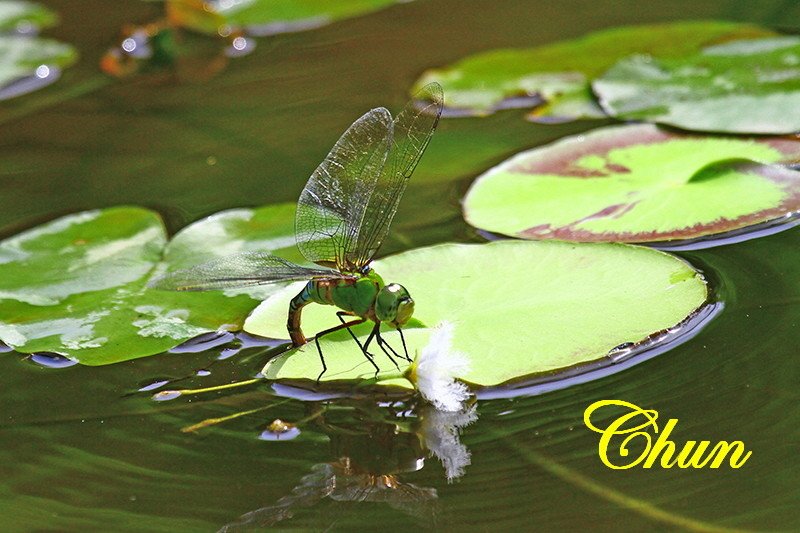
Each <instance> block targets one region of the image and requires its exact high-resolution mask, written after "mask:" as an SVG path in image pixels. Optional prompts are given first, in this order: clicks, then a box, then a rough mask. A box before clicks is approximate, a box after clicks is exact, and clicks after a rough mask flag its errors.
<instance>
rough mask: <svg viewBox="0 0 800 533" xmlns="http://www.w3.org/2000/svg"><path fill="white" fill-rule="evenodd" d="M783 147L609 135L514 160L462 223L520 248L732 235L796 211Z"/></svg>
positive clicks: (650, 134) (652, 131)
mask: <svg viewBox="0 0 800 533" xmlns="http://www.w3.org/2000/svg"><path fill="white" fill-rule="evenodd" d="M798 160H800V142H798V141H797V140H792V139H788V138H744V137H714V136H704V135H691V134H680V133H672V132H668V131H665V130H662V129H659V128H658V127H657V126H654V125H650V124H642V125H628V126H612V127H607V128H600V129H596V130H593V131H591V132H589V133H587V134H585V135H577V136H573V137H567V138H565V139H562V140H560V141H557V142H555V143H553V144H550V145H547V146H544V147H541V148H536V149H533V150H528V151H525V152H522V153H520V154H517V155H516V156H514V157H512V158H511V159H508V160H507V161H505V162H503V163H501V164H500V165H498V166H496V167H494V168H492V169H490V170H489V171H487V172H486V173H484V174H483V175H481V176H480V177H479V178H478V179H477V180H476V181H475V182H474V183H473V184H472V186H471V188H470V190H469V191H468V193H467V196H466V198H465V199H464V216H465V218H466V220H467V222H469V223H470V224H471V225H473V226H475V227H477V228H481V229H484V230H488V231H492V232H496V233H502V234H505V235H511V236H514V237H520V238H525V239H562V240H570V241H624V242H652V241H670V240H683V239H693V238H698V237H703V236H708V235H716V234H720V233H725V232H729V231H732V230H737V229H741V228H746V227H748V226H751V225H754V224H759V223H761V222H765V221H769V220H773V219H777V218H780V217H782V216H784V215H787V214H788V213H792V212H794V211H798V210H800V172H797V171H794V170H791V169H789V168H786V167H783V166H779V165H773V164H771V163H778V162H796V161H798Z"/></svg>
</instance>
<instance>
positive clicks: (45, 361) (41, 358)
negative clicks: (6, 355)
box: [30, 353, 78, 368]
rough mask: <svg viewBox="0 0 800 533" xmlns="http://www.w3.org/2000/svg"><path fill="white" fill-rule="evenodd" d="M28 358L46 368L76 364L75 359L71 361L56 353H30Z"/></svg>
mask: <svg viewBox="0 0 800 533" xmlns="http://www.w3.org/2000/svg"><path fill="white" fill-rule="evenodd" d="M30 359H31V361H33V362H34V363H36V364H37V365H40V366H43V367H46V368H67V367H70V366H75V365H77V364H78V362H77V361H73V360H72V359H68V358H66V357H64V356H63V355H59V354H57V353H35V354H31V357H30Z"/></svg>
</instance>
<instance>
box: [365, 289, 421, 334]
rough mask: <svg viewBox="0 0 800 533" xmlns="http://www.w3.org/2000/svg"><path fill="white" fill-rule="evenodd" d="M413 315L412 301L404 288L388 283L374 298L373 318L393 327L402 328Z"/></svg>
mask: <svg viewBox="0 0 800 533" xmlns="http://www.w3.org/2000/svg"><path fill="white" fill-rule="evenodd" d="M413 314H414V300H413V299H412V298H411V295H410V294H409V293H408V291H407V290H406V288H405V287H403V286H402V285H400V284H398V283H390V284H388V285H386V286H385V287H383V288H382V289H381V290H380V291H379V292H378V296H377V298H375V316H376V317H377V318H378V320H380V321H381V322H388V323H389V324H391V325H392V326H394V327H398V326H404V325H405V323H406V322H408V321H409V319H410V318H411V315H413Z"/></svg>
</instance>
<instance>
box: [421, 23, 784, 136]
mask: <svg viewBox="0 0 800 533" xmlns="http://www.w3.org/2000/svg"><path fill="white" fill-rule="evenodd" d="M766 35H774V33H773V32H771V31H769V30H767V29H764V28H761V27H758V26H754V25H750V24H737V23H732V22H722V21H709V20H700V21H683V22H674V23H667V24H651V25H641V26H626V27H620V28H613V29H609V30H603V31H599V32H595V33H591V34H589V35H586V36H584V37H581V38H578V39H573V40H569V41H561V42H557V43H553V44H549V45H544V46H537V47H535V48H525V49H523V48H520V49H514V48H510V49H501V50H492V51H489V52H483V53H480V54H477V55H474V56H470V57H467V58H465V59H462V60H461V61H459V62H458V63H455V64H454V65H451V66H448V67H444V68H440V69H433V70H429V71H427V72H425V73H424V74H423V75H422V77H421V78H420V79H419V80H418V81H417V82H416V84H415V85H414V88H412V90H411V92H412V93H415V92H416V91H417V90H418V89H419V88H420V87H422V86H423V85H425V84H426V83H430V82H432V81H438V82H439V83H440V84H441V85H442V87H443V88H444V92H445V94H446V95H447V101H446V104H447V109H448V110H449V111H450V114H462V115H463V114H469V115H487V114H490V113H493V112H494V111H497V110H498V109H507V108H532V107H538V106H541V105H542V104H547V105H546V106H544V107H542V108H540V109H537V110H536V111H534V113H533V114H532V115H531V117H530V118H531V119H532V120H536V121H540V120H541V121H549V120H552V119H553V118H559V119H570V118H600V117H604V116H605V114H604V113H603V112H602V110H601V109H600V108H598V106H597V104H596V103H595V101H594V97H593V96H592V94H591V91H590V88H589V82H590V81H591V80H592V78H594V77H595V76H598V75H600V74H602V73H603V72H604V71H605V70H606V69H607V68H609V67H610V66H611V65H613V64H614V63H615V62H616V61H617V60H618V59H620V58H623V57H625V56H628V55H630V54H633V53H637V52H639V53H649V54H653V55H656V56H658V57H680V56H684V55H686V54H689V53H692V52H695V51H697V50H698V49H699V48H700V47H702V46H704V45H708V44H712V43H718V42H724V41H728V40H732V39H746V38H753V37H763V36H766ZM562 100H563V103H561V102H562Z"/></svg>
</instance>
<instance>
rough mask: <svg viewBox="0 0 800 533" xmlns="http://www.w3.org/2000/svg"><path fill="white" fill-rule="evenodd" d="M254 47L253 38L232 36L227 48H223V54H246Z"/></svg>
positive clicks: (231, 55)
mask: <svg viewBox="0 0 800 533" xmlns="http://www.w3.org/2000/svg"><path fill="white" fill-rule="evenodd" d="M255 49H256V42H255V40H253V39H247V38H246V37H242V36H241V35H240V36H238V37H234V39H233V40H232V41H231V44H230V46H229V47H228V48H226V49H225V55H226V56H228V57H241V56H246V55H247V54H249V53H251V52H252V51H253V50H255Z"/></svg>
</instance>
